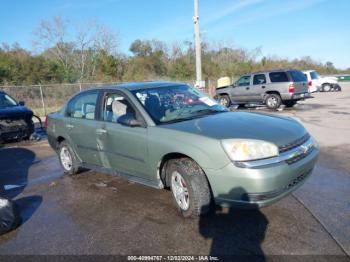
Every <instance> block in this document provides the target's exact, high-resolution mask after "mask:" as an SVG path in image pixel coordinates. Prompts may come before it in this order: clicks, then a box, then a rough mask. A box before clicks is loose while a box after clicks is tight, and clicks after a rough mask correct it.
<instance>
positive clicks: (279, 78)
mask: <svg viewBox="0 0 350 262" xmlns="http://www.w3.org/2000/svg"><path fill="white" fill-rule="evenodd" d="M269 76H270V80H271V82H272V83H277V82H289V80H288V76H287V74H286V72H272V73H269Z"/></svg>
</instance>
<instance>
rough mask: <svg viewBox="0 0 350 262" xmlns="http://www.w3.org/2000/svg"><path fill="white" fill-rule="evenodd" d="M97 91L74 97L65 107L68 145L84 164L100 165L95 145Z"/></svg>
mask: <svg viewBox="0 0 350 262" xmlns="http://www.w3.org/2000/svg"><path fill="white" fill-rule="evenodd" d="M97 101H98V91H96V90H94V91H90V92H84V93H81V94H79V95H77V96H76V97H74V98H73V99H72V100H71V101H70V102H69V103H68V106H67V112H66V119H67V120H66V129H67V134H68V136H69V140H70V144H71V146H72V147H73V148H74V151H75V152H76V153H77V155H78V157H79V158H80V159H81V160H82V161H83V162H84V163H88V164H93V165H100V164H101V162H100V157H99V154H98V148H97V143H96V120H95V116H96V109H97V106H96V105H97Z"/></svg>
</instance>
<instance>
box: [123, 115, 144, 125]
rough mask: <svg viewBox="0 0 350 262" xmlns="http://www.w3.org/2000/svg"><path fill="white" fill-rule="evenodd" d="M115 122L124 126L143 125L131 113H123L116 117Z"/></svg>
mask: <svg viewBox="0 0 350 262" xmlns="http://www.w3.org/2000/svg"><path fill="white" fill-rule="evenodd" d="M117 122H118V123H119V124H121V125H124V126H130V127H138V126H139V127H143V126H144V122H143V121H140V120H137V119H135V118H134V116H133V114H125V115H122V116H120V117H119V118H118V119H117Z"/></svg>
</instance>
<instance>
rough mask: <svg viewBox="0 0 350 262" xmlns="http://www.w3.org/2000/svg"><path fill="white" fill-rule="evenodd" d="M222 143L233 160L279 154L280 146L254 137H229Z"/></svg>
mask: <svg viewBox="0 0 350 262" xmlns="http://www.w3.org/2000/svg"><path fill="white" fill-rule="evenodd" d="M221 144H222V146H223V148H224V150H225V152H226V153H227V155H228V156H229V158H231V160H233V161H249V160H258V159H264V158H270V157H274V156H278V147H277V146H276V145H274V144H272V143H269V142H265V141H261V140H254V139H227V140H222V141H221Z"/></svg>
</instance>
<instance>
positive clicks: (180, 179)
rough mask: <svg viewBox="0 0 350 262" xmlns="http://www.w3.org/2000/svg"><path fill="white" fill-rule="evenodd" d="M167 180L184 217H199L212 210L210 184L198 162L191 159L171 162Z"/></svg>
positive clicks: (168, 166)
mask: <svg viewBox="0 0 350 262" xmlns="http://www.w3.org/2000/svg"><path fill="white" fill-rule="evenodd" d="M167 178H168V183H169V184H170V188H171V191H172V195H173V199H174V202H175V204H176V206H177V208H178V210H179V212H180V213H181V214H182V215H183V216H184V217H197V216H199V215H202V214H205V213H207V212H208V211H209V210H210V206H211V193H210V188H209V184H208V181H207V178H206V176H205V174H204V172H203V170H202V169H201V168H200V167H199V166H198V165H197V163H196V162H194V161H193V160H191V159H189V158H180V159H174V160H169V163H168V165H167Z"/></svg>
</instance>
